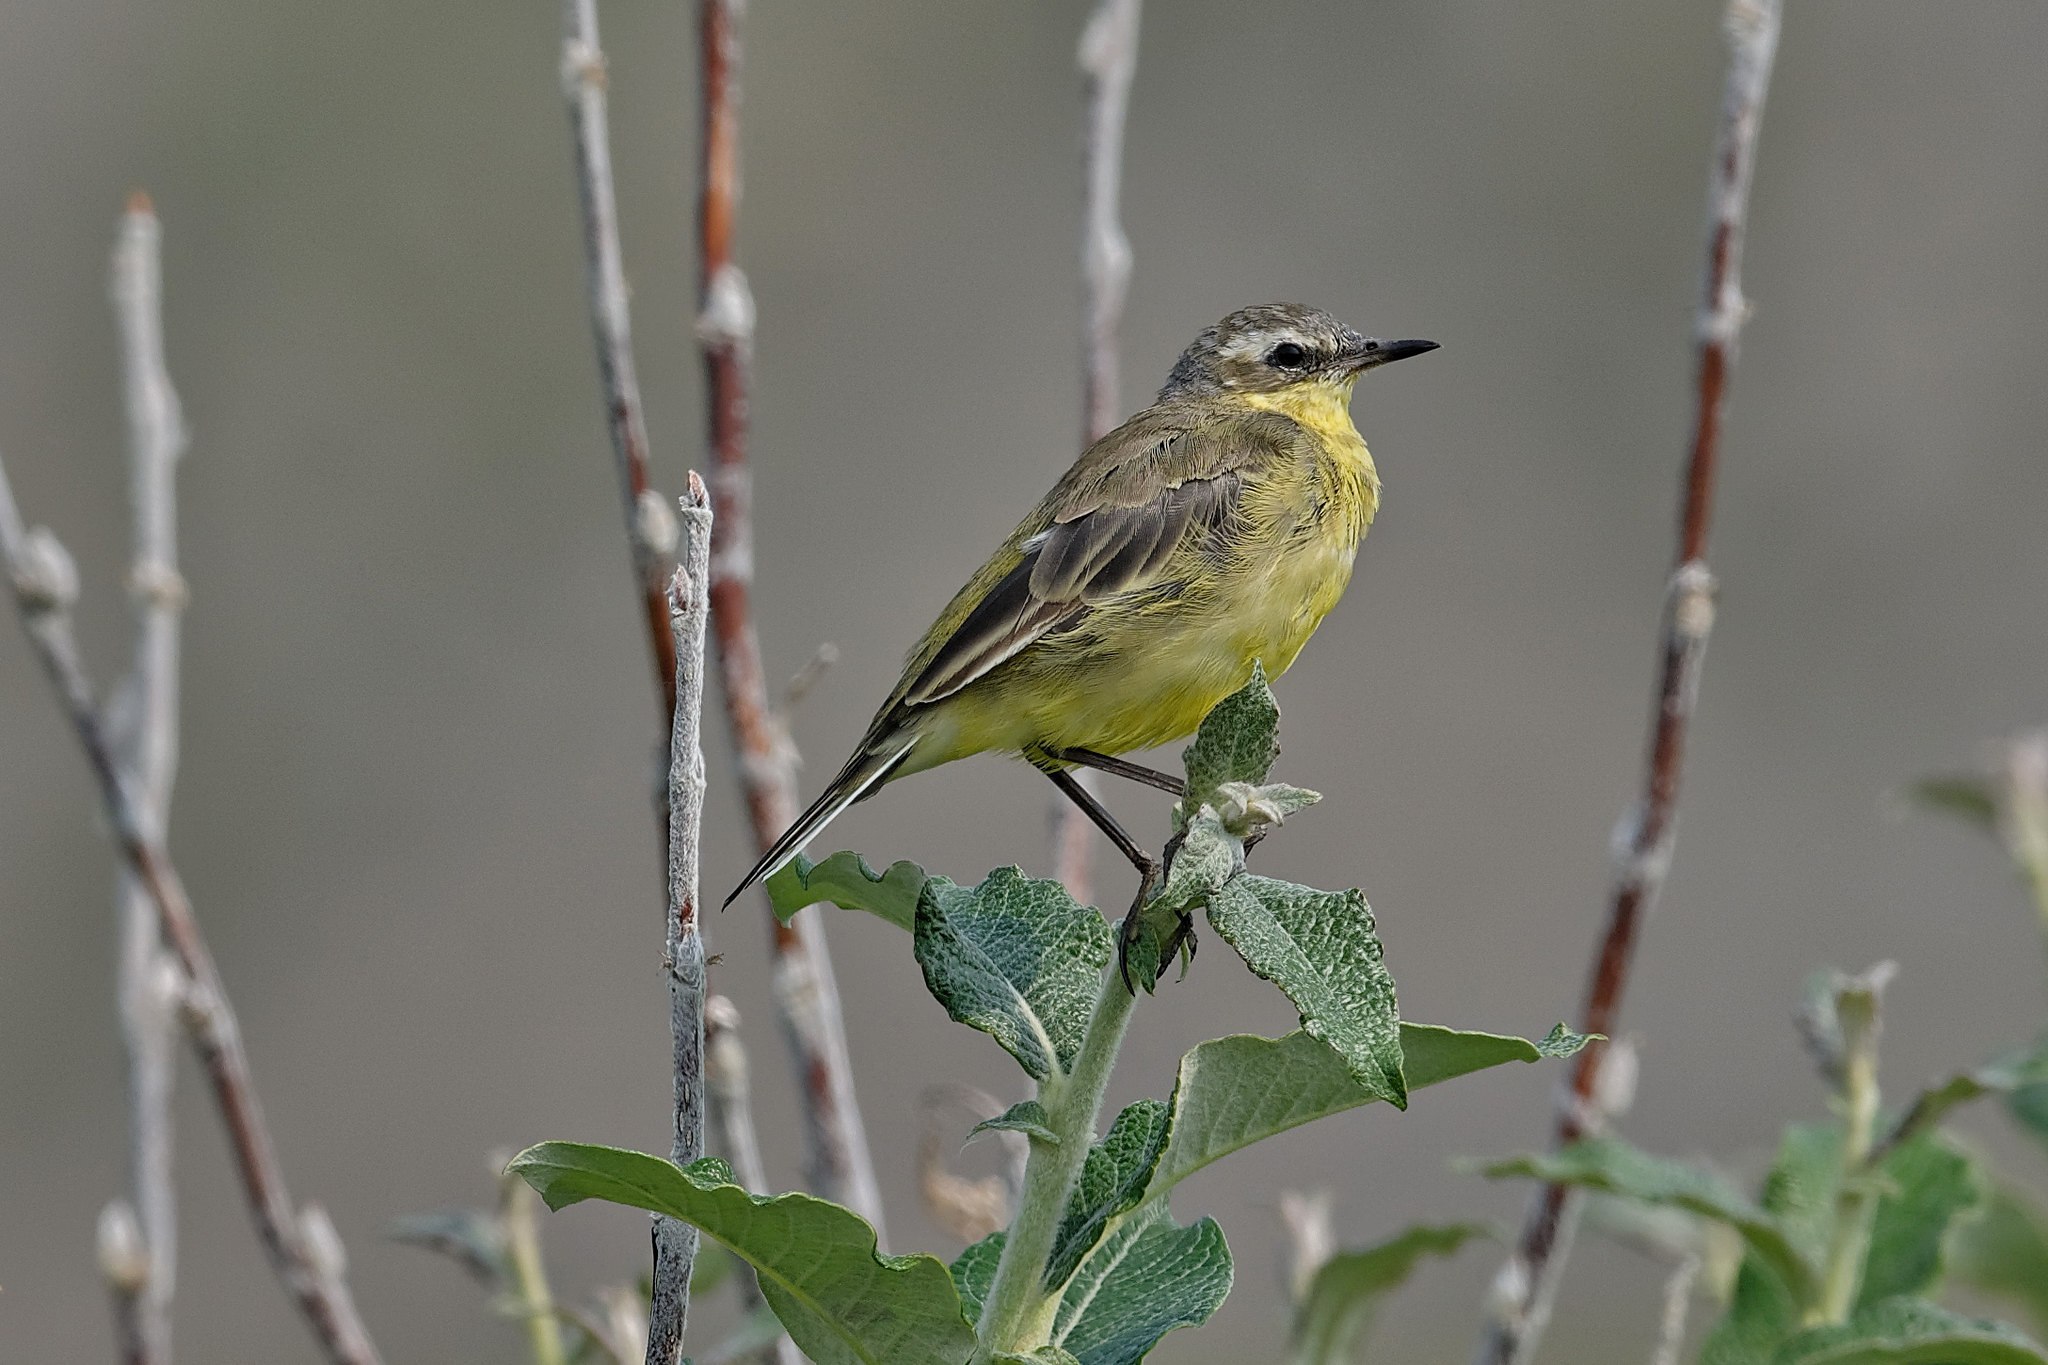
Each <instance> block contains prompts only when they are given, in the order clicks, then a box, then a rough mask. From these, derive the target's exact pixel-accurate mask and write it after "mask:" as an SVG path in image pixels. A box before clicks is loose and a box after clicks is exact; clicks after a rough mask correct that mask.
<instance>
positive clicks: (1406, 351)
mask: <svg viewBox="0 0 2048 1365" xmlns="http://www.w3.org/2000/svg"><path fill="white" fill-rule="evenodd" d="M1436 349H1437V344H1436V343H1435V342H1434V341H1368V342H1366V343H1365V345H1364V346H1362V347H1360V348H1359V349H1358V350H1357V351H1355V352H1354V353H1353V355H1352V360H1351V364H1352V368H1353V369H1357V370H1369V369H1372V368H1373V367H1374V366H1376V365H1391V364H1392V363H1393V362H1395V361H1396V360H1406V359H1407V358H1408V357H1409V356H1411V355H1421V354H1422V353H1423V352H1425V351H1434V350H1436Z"/></svg>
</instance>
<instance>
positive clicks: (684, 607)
mask: <svg viewBox="0 0 2048 1365" xmlns="http://www.w3.org/2000/svg"><path fill="white" fill-rule="evenodd" d="M682 509H683V515H682V552H683V562H682V565H681V567H680V568H678V569H677V570H676V575H675V578H674V579H673V580H672V581H671V582H670V584H669V589H668V596H669V620H670V622H671V627H670V628H671V629H672V630H673V631H674V633H675V653H676V689H675V690H676V711H675V725H674V729H673V731H672V732H671V733H672V739H671V741H670V744H669V764H668V952H667V958H666V961H667V966H668V997H669V1030H670V1034H671V1036H672V1038H673V1039H674V1064H675V1128H674V1131H673V1133H672V1134H671V1141H670V1147H669V1159H670V1160H671V1161H673V1162H675V1163H676V1164H677V1165H678V1166H683V1165H687V1164H689V1163H690V1162H692V1161H695V1160H696V1159H697V1158H698V1157H701V1156H703V1155H704V940H703V938H702V937H701V936H700V935H699V933H698V930H697V854H698V833H699V830H700V829H701V828H702V826H703V822H704V748H703V744H702V741H701V736H700V733H699V726H700V724H701V721H702V718H703V712H704V618H705V614H706V613H707V611H708V610H709V609H710V597H709V596H708V594H707V592H706V584H707V583H708V582H709V580H710V577H711V569H710V565H711V524H712V523H711V503H710V499H709V497H708V495H707V494H706V493H705V491H704V483H703V481H702V480H701V479H699V478H698V477H697V476H696V475H695V474H692V475H690V485H689V491H688V492H687V493H686V494H685V495H684V497H683V500H682ZM696 1260H697V1229H696V1228H695V1227H693V1226H691V1225H690V1224H688V1223H685V1222H682V1221H681V1220H679V1219H675V1218H667V1217H657V1218H656V1219H655V1220H654V1300H653V1305H652V1307H651V1308H650V1310H649V1312H648V1332H647V1365H676V1362H678V1361H680V1360H681V1359H682V1358H683V1329H684V1327H685V1325H686V1324H687V1323H688V1321H689V1316H690V1268H691V1266H693V1265H694V1264H695V1263H696Z"/></svg>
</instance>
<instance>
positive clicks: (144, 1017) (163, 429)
mask: <svg viewBox="0 0 2048 1365" xmlns="http://www.w3.org/2000/svg"><path fill="white" fill-rule="evenodd" d="M161 239H162V227H161V225H160V224H159V223H158V221H157V216H156V210H155V208H154V207H153V206H152V205H151V203H150V201H149V196H148V195H146V194H144V193H142V192H141V191H140V190H138V191H136V192H135V194H134V195H132V196H131V197H130V198H129V200H128V209H127V212H126V213H124V214H123V215H122V217H121V232H120V239H119V241H118V243H117V244H116V246H115V248H114V263H113V288H112V293H113V301H114V316H115V321H116V322H117V323H118V325H119V327H120V333H121V358H122V372H123V375H124V377H125V380H126V383H125V386H124V393H125V397H126V400H127V409H128V467H129V501H130V505H131V508H132V511H133V516H134V559H133V567H132V569H131V570H130V572H129V578H128V591H129V595H130V598H131V601H132V603H133V607H134V613H135V662H134V666H133V669H134V671H133V672H132V673H130V674H129V677H128V680H127V682H126V683H125V684H124V685H123V687H122V689H121V691H120V693H119V696H120V704H119V705H118V706H116V707H115V709H114V713H113V714H112V715H111V716H110V717H109V722H110V723H109V735H108V738H109V740H110V741H111V742H112V743H113V744H114V745H115V746H116V751H117V753H118V754H119V756H120V761H121V764H122V766H123V767H125V768H127V769H128V771H130V772H132V773H133V774H134V775H135V782H136V788H137V790H136V800H137V801H138V803H139V804H140V805H141V806H142V807H143V810H144V812H145V813H146V815H147V818H148V819H149V821H150V824H151V827H152V828H153V829H154V830H155V831H156V833H157V837H159V838H163V837H164V836H165V834H166V832H167V831H168V829H169V827H170V814H171V783H172V781H173V779H174V778H175V776H176V773H177V768H178V626H179V618H180V616H181V615H182V613H183V610H184V605H185V582H184V580H183V579H182V578H180V577H179V575H178V503H177V467H178V457H179V456H180V455H181V454H182V453H183V452H184V448H185V423H184V418H183V415H182V413H181V412H180V411H179V407H178V394H177V391H176V390H175V389H173V388H172V387H171V376H170V373H169V370H168V369H167V368H166V366H165V364H164V326H163V270H162V261H161V250H160V242H161ZM117 876H118V880H119V885H118V886H117V888H116V891H115V904H116V907H117V911H118V914H119V919H120V926H121V929H120V933H121V954H120V962H119V966H118V970H117V977H116V986H115V990H116V994H117V996H118V999H119V1002H120V1014H121V1040H122V1043H123V1044H124V1045H125V1047H126V1048H127V1052H128V1124H129V1129H128V1133H129V1138H128V1142H129V1153H128V1161H129V1185H130V1197H131V1199H132V1200H133V1201H134V1209H135V1218H136V1231H137V1235H138V1237H139V1240H140V1245H141V1250H142V1262H141V1266H142V1273H141V1276H140V1279H139V1281H138V1282H137V1283H136V1284H135V1287H134V1289H133V1296H134V1304H133V1307H132V1309H128V1310H124V1315H125V1316H126V1317H127V1318H128V1319H129V1328H130V1330H131V1331H132V1339H133V1341H134V1343H135V1348H136V1350H135V1353H134V1355H133V1356H132V1358H134V1359H139V1360H143V1361H148V1362H154V1363H157V1365H161V1363H163V1362H168V1361H169V1360H170V1358H171V1298H172V1295H173V1293H174V1292H175V1286H176V1281H177V1257H178V1221H177V1193H176V1190H175V1189H174V1187H173V1185H172V1180H171V1134H172V1123H171V1088H172V1084H173V1082H174V1080H175V1078H176V1075H177V1067H176V1052H175V1046H176V1043H175V1039H176V1028H177V994H178V977H179V972H178V968H177V965H176V963H175V962H172V961H170V960H168V955H167V954H166V953H165V950H164V944H163V936H162V935H161V934H159V933H158V932H157V923H156V907H155V906H154V905H152V904H151V902H150V898H149V893H148V892H147V891H145V890H144V889H143V887H142V885H141V883H140V882H139V881H137V879H136V877H135V874H134V873H132V872H130V871H128V870H127V869H126V868H123V869H121V870H120V872H119V873H118V874H117Z"/></svg>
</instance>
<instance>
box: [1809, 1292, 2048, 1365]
mask: <svg viewBox="0 0 2048 1365" xmlns="http://www.w3.org/2000/svg"><path fill="white" fill-rule="evenodd" d="M2044 1360H2048V1357H2044V1356H2043V1355H2042V1354H2041V1348H2040V1347H2038V1346H2036V1345H2035V1344H2034V1343H2033V1342H2031V1341H2029V1340H2028V1339H2027V1337H2026V1335H2025V1334H2024V1333H2022V1332H2020V1331H2019V1330H2018V1329H2017V1328H2013V1327H2008V1326H2006V1325H2005V1324H2004V1323H2002V1322H1990V1321H1986V1320H1984V1319H1981V1318H1966V1317H1963V1316H1961V1315H1959V1314H1956V1313H1951V1312H1949V1311H1948V1310H1947V1309H1945V1308H1939V1307H1936V1306H1935V1305H1934V1304H1931V1303H1926V1302H1924V1301H1922V1300H1919V1299H1903V1298H1901V1299H1886V1300H1885V1301H1884V1302H1882V1303H1878V1304H1872V1305H1871V1306H1870V1307H1868V1308H1865V1309H1862V1310H1861V1311H1859V1312H1858V1313H1856V1314H1855V1316H1853V1317H1851V1318H1850V1319H1849V1321H1848V1322H1846V1323H1844V1324H1842V1325H1841V1326H1838V1327H1814V1328H1809V1329H1808V1330H1806V1331H1804V1332H1801V1333H1799V1334H1798V1335H1797V1336H1795V1337H1793V1338H1792V1339H1791V1340H1790V1341H1787V1342H1786V1343H1785V1344H1784V1345H1783V1346H1780V1347H1779V1348H1778V1351H1777V1354H1776V1355H1774V1356H1772V1357H1771V1365H2043V1361H2044Z"/></svg>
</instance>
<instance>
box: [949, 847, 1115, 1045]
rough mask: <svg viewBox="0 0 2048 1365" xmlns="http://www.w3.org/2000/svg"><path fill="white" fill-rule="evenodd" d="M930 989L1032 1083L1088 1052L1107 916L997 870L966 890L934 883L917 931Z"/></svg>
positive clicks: (1050, 887) (1051, 887) (1107, 948)
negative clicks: (1084, 1047)
mask: <svg viewBox="0 0 2048 1365" xmlns="http://www.w3.org/2000/svg"><path fill="white" fill-rule="evenodd" d="M913 934H914V938H915V948H916V953H917V961H918V965H919V966H921V967H923V968H924V983H925V986H926V988H927V989H929V990H930V991H931V993H932V995H933V996H934V997H935V998H936V999H937V1000H938V1002H939V1003H940V1004H941V1005H944V1006H945V1007H946V1012H947V1013H948V1014H950V1015H952V1016H953V1017H954V1018H955V1019H957V1020H959V1021H960V1022H961V1023H963V1024H966V1025H967V1026H968V1027H970V1028H976V1029H980V1030H981V1031H982V1032H983V1033H986V1034H987V1035H989V1037H991V1038H993V1039H995V1040H996V1041H997V1042H998V1043H1000V1044H1002V1047H1003V1050H1004V1051H1006V1052H1008V1053H1009V1054H1010V1055H1011V1056H1012V1057H1015V1058H1016V1059H1017V1061H1018V1062H1019V1063H1020V1064H1021V1065H1022V1066H1023V1067H1024V1069H1025V1070H1026V1071H1027V1072H1029V1073H1030V1074H1031V1075H1032V1077H1033V1078H1034V1079H1037V1080H1041V1081H1042V1080H1045V1079H1047V1078H1048V1077H1050V1076H1052V1075H1055V1074H1057V1073H1059V1072H1063V1071H1064V1070H1065V1069H1066V1067H1067V1065H1068V1064H1069V1063H1071V1062H1072V1061H1073V1059H1074V1054H1075V1053H1076V1052H1077V1051H1079V1050H1080V1047H1081V1035H1082V1034H1083V1033H1084V1032H1085V1031H1086V1029H1087V1027H1088V1012H1089V1009H1090V1007H1091V1006H1092V1004H1093V1002H1094V999H1095V992H1096V989H1097V987H1098V986H1099V985H1100V984H1101V979H1102V973H1103V971H1104V969H1105V968H1107V967H1108V965H1109V959H1110V952H1111V944H1110V940H1111V937H1112V935H1111V932H1110V928H1109V925H1108V923H1107V922H1106V921H1105V920H1104V919H1103V918H1102V915H1101V914H1100V913H1099V912H1098V911H1095V910H1093V909H1090V908H1089V907H1088V906H1085V905H1082V904H1080V903H1079V902H1078V901H1076V900H1075V899H1074V898H1073V897H1072V896H1070V895H1068V894H1067V890H1066V888H1065V887H1063V886H1061V885H1060V884H1059V883H1058V882H1053V881H1038V880H1035V879H1033V878H1030V877H1026V876H1025V875H1024V874H1023V873H1022V872H1020V871H1018V870H1017V869H1016V868H1014V867H1004V868H998V869H996V870H995V871H994V872H991V873H989V874H988V878H987V879H986V880H985V881H983V882H982V883H981V885H979V886H976V887H973V888H968V887H961V886H952V885H941V884H940V883H939V882H938V880H937V879H934V880H933V881H930V882H927V883H926V884H925V889H924V892H923V894H922V895H920V896H919V897H918V900H917V919H916V925H915V928H914V930H913Z"/></svg>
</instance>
